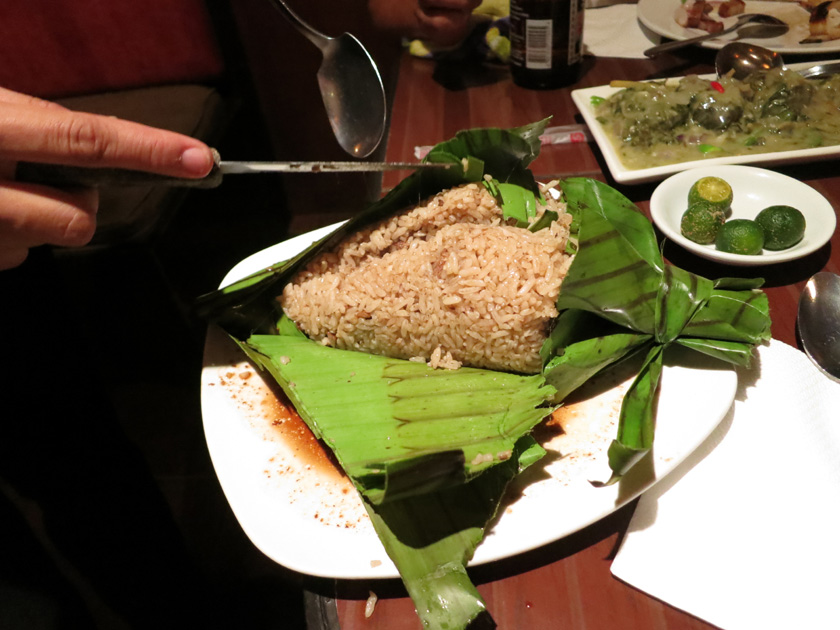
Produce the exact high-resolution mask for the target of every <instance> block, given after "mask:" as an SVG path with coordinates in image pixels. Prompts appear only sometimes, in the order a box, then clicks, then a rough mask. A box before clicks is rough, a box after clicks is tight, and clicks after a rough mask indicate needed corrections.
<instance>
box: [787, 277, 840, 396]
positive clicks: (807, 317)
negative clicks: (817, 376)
mask: <svg viewBox="0 0 840 630" xmlns="http://www.w3.org/2000/svg"><path fill="white" fill-rule="evenodd" d="M796 325H797V328H798V329H799V338H800V339H801V340H802V349H803V350H804V351H805V354H806V355H808V358H809V359H811V361H812V362H813V363H814V365H816V366H817V367H818V368H819V369H820V371H821V372H823V374H825V375H826V376H828V377H829V378H830V379H832V380H834V381H837V382H840V276H837V275H836V274H833V273H830V272H828V271H820V272H819V273H815V274H814V275H813V276H811V278H810V279H809V280H808V282H807V284H806V285H805V290H804V291H802V293H801V295H800V296H799V312H798V315H797V319H796Z"/></svg>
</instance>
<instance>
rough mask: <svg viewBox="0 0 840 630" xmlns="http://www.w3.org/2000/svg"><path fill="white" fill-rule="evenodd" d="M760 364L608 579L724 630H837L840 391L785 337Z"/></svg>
mask: <svg viewBox="0 0 840 630" xmlns="http://www.w3.org/2000/svg"><path fill="white" fill-rule="evenodd" d="M758 359H759V361H758V362H757V364H756V365H754V366H753V367H752V368H751V369H748V370H740V371H739V375H738V376H739V389H738V393H737V395H736V400H735V403H734V405H733V408H732V409H731V410H730V413H729V415H728V416H727V417H726V418H725V419H724V421H723V422H722V423H721V425H720V427H719V428H718V430H717V431H716V432H715V433H714V434H712V436H711V437H710V438H709V439H708V440H707V441H706V442H705V443H704V444H703V445H702V447H701V448H700V449H699V450H698V451H697V452H696V453H694V455H693V456H692V457H690V458H689V459H688V460H686V461H685V462H684V463H683V464H682V465H681V466H679V467H678V468H677V469H675V470H674V471H673V473H671V475H669V476H668V477H666V478H665V479H663V480H662V481H661V482H660V483H658V484H657V485H656V486H654V487H653V488H652V489H651V490H650V491H648V492H647V493H645V494H644V495H643V496H642V498H641V499H640V501H639V504H638V507H637V509H636V511H635V513H634V515H633V518H632V521H631V523H630V526H629V530H628V533H627V536H626V537H625V540H624V542H623V544H622V546H621V549H620V550H619V553H618V554H617V557H616V559H615V561H614V562H613V565H612V572H613V575H615V576H616V577H618V578H619V579H621V580H623V581H625V582H627V583H628V584H631V585H632V586H634V587H636V588H638V589H640V590H642V591H644V592H646V593H648V594H650V595H652V596H654V597H656V598H658V599H660V600H662V601H664V602H667V603H669V604H671V605H673V606H675V607H677V608H680V609H682V610H684V611H686V612H688V613H691V614H692V615H695V616H697V617H700V618H701V619H704V620H706V621H708V622H710V623H712V624H714V625H717V626H719V627H721V628H723V629H724V630H748V629H749V630H753V629H755V630H774V629H784V630H792V629H794V628H795V629H800V628H801V629H807V630H821V629H828V628H832V629H836V628H840V611H838V605H837V598H838V594H840V384H838V383H835V382H833V381H830V380H829V379H828V378H826V377H825V376H823V375H822V374H821V373H820V372H819V371H818V370H817V369H816V368H815V367H814V366H813V365H812V364H811V363H810V361H809V360H808V359H807V357H806V356H805V355H804V354H802V353H801V352H799V351H798V350H796V349H795V348H792V347H790V346H788V345H785V344H783V343H781V342H778V341H772V342H771V343H770V344H769V345H767V346H762V347H761V348H759V351H758ZM702 400H703V392H693V393H691V394H687V396H686V404H702Z"/></svg>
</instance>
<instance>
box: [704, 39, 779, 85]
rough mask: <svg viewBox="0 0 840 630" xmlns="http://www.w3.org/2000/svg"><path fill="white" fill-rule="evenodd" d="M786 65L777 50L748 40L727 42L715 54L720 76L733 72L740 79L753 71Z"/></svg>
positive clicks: (716, 68) (716, 66)
mask: <svg viewBox="0 0 840 630" xmlns="http://www.w3.org/2000/svg"><path fill="white" fill-rule="evenodd" d="M784 65H785V61H784V59H783V58H782V56H781V55H780V54H779V53H777V52H776V51H773V50H770V49H768V48H764V47H763V46H758V45H756V44H747V43H746V42H732V43H730V44H727V45H726V46H724V47H723V48H721V49H720V50H719V51H718V52H717V55H715V70H716V71H717V73H718V76H720V77H722V76H726V75H727V74H729V73H730V72H732V76H733V77H734V78H736V79H738V80H742V79H745V78H747V77H748V76H749V75H750V74H751V73H753V72H758V71H767V70H772V69H773V68H781V67H783V66H784Z"/></svg>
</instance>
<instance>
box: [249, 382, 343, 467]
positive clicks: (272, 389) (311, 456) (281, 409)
mask: <svg viewBox="0 0 840 630" xmlns="http://www.w3.org/2000/svg"><path fill="white" fill-rule="evenodd" d="M265 385H266V388H265V392H264V393H263V395H262V398H261V400H260V401H259V407H260V410H261V411H262V416H263V417H264V418H265V420H266V421H267V422H268V424H269V426H270V427H271V429H272V430H273V431H274V432H275V433H276V435H277V436H278V437H280V438H281V439H282V440H283V442H285V444H286V445H287V446H289V448H291V449H292V450H293V451H294V453H295V456H296V457H297V458H298V459H299V460H300V461H301V462H302V463H303V464H305V465H309V466H311V467H312V468H313V469H314V470H315V471H317V472H318V473H320V474H325V475H330V476H333V477H345V476H346V475H345V474H344V471H343V470H342V469H341V466H340V465H339V464H338V461H337V460H336V459H335V456H334V455H333V454H332V451H331V450H330V449H329V448H327V446H325V445H324V443H323V442H321V441H320V440H319V439H318V438H316V437H315V435H314V434H313V433H312V431H311V430H310V429H309V427H308V426H307V425H306V423H305V422H304V421H303V419H302V418H301V417H300V415H299V414H298V412H297V411H296V410H295V408H294V405H293V404H292V402H291V401H290V400H289V399H288V397H287V396H286V394H285V393H284V392H283V390H282V389H281V388H280V386H279V385H277V384H276V383H272V382H267V383H265Z"/></svg>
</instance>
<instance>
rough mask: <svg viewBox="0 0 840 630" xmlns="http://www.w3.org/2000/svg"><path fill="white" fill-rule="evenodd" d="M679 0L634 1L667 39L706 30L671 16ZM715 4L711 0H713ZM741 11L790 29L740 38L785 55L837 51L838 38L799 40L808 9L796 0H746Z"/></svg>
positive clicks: (725, 39) (714, 44) (711, 43)
mask: <svg viewBox="0 0 840 630" xmlns="http://www.w3.org/2000/svg"><path fill="white" fill-rule="evenodd" d="M680 4H681V0H639V3H638V4H637V5H636V15H637V16H638V18H639V21H640V22H641V23H642V24H644V25H645V26H646V27H648V28H649V29H650V30H652V31H653V32H654V33H656V34H658V35H662V36H663V37H667V38H668V39H676V40H683V39H688V38H690V37H697V36H698V35H705V34H706V32H705V31H702V30H700V29H699V28H684V27H682V26H680V25H679V24H677V22H676V20H675V19H674V16H675V14H676V11H677V8H679V6H680ZM712 4H713V5H714V3H712ZM744 13H764V14H766V15H772V16H773V17H777V18H779V19H780V20H782V21H783V22H787V23H788V25H790V27H791V28H790V30H789V31H788V32H787V33H785V34H784V35H781V36H779V37H765V38H761V39H749V38H745V39H742V40H739V41H743V42H747V43H750V44H758V45H759V46H764V47H765V48H769V49H771V50H775V51H776V52H779V53H782V54H785V55H822V54H828V53H835V52H840V40H831V41H827V42H819V43H815V44H800V43H799V42H801V41H802V40H803V39H806V38H807V37H808V36H809V34H810V30H809V28H808V20H809V17H810V13H809V12H808V11H806V10H805V9H803V8H802V7H800V6H799V3H797V2H779V1H776V2H773V1H770V0H757V1H753V0H747V2H746V8H745V9H744ZM714 15H715V17H717V12H715V13H714ZM736 20H737V18H736V17H730V18H723V19H720V21H721V22H722V23H723V25H724V26H725V27H727V26H731V25H733V24H735V22H736ZM735 38H736V34H735V33H734V32H733V33H729V34H727V35H722V36H721V37H720V39H710V40H706V41H704V42H700V43H699V44H698V46H703V47H705V48H722V47H723V46H724V45H726V44H728V43H729V42H731V41H733V40H734V39H735Z"/></svg>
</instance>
